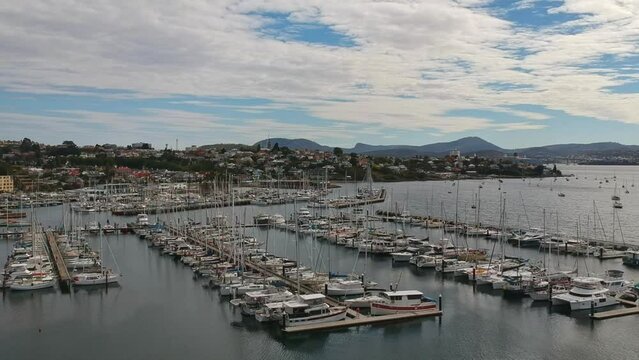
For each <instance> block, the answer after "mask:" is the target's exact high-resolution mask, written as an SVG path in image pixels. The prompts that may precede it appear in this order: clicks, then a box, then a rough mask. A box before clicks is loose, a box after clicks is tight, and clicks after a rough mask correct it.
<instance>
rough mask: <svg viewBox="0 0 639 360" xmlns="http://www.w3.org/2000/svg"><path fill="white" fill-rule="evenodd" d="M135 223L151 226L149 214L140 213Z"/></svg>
mask: <svg viewBox="0 0 639 360" xmlns="http://www.w3.org/2000/svg"><path fill="white" fill-rule="evenodd" d="M135 224H136V225H137V226H141V227H143V226H149V216H148V215H147V214H138V216H137V219H136V221H135Z"/></svg>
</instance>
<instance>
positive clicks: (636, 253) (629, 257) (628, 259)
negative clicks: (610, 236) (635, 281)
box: [623, 250, 639, 266]
mask: <svg viewBox="0 0 639 360" xmlns="http://www.w3.org/2000/svg"><path fill="white" fill-rule="evenodd" d="M623 264H624V265H628V266H639V250H628V251H626V253H625V254H624V256H623Z"/></svg>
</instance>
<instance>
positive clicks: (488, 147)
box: [420, 136, 506, 154]
mask: <svg viewBox="0 0 639 360" xmlns="http://www.w3.org/2000/svg"><path fill="white" fill-rule="evenodd" d="M452 150H459V151H461V152H462V154H464V153H465V154H468V153H476V152H480V151H498V152H506V150H504V149H502V148H500V147H499V146H497V145H495V144H492V143H489V142H488V141H486V140H484V139H482V138H480V137H476V136H470V137H465V138H461V139H459V140H455V141H450V142H440V143H435V144H430V145H424V146H420V151H421V152H422V153H424V154H442V153H447V152H450V151H452Z"/></svg>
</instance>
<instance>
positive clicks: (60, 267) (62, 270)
mask: <svg viewBox="0 0 639 360" xmlns="http://www.w3.org/2000/svg"><path fill="white" fill-rule="evenodd" d="M44 235H45V236H46V239H47V244H48V245H49V250H50V251H51V255H53V262H54V263H55V268H56V270H57V271H58V279H59V281H60V286H61V287H62V288H66V289H67V290H68V289H70V287H71V276H70V274H69V270H68V269H67V265H66V263H65V262H64V258H63V257H62V253H61V252H60V248H59V247H58V242H57V241H56V239H55V235H54V234H53V231H51V230H47V231H46V232H45V234H44Z"/></svg>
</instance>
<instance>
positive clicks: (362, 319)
mask: <svg viewBox="0 0 639 360" xmlns="http://www.w3.org/2000/svg"><path fill="white" fill-rule="evenodd" d="M441 315H442V311H441V310H438V309H433V310H426V311H415V312H410V313H401V314H390V315H381V316H367V315H361V314H358V315H357V316H356V317H354V318H350V319H346V320H341V321H332V322H327V323H319V324H309V325H300V326H289V327H285V328H282V331H284V332H286V333H289V334H295V333H302V332H310V331H322V330H333V329H341V328H349V327H356V326H364V325H375V324H381V323H389V322H395V321H406V320H411V319H419V318H424V317H433V316H441Z"/></svg>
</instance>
